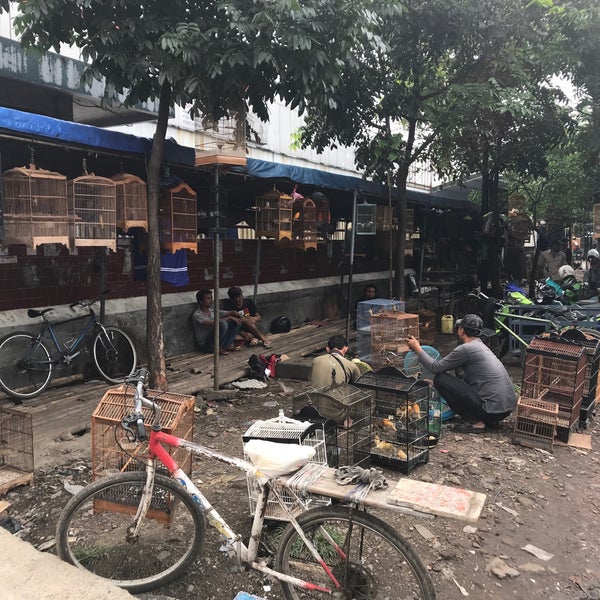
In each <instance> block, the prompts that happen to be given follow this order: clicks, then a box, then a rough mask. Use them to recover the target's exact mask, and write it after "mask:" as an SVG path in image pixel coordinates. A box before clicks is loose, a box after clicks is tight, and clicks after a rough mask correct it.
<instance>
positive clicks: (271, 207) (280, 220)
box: [256, 189, 294, 241]
mask: <svg viewBox="0 0 600 600" xmlns="http://www.w3.org/2000/svg"><path fill="white" fill-rule="evenodd" d="M293 204H294V201H293V199H292V197H291V196H288V195H287V194H282V193H281V192H280V191H279V190H276V189H273V190H271V191H269V192H267V193H266V194H263V195H262V196H258V198H256V237H257V238H261V237H264V238H273V239H275V241H281V240H284V239H287V240H290V241H291V239H292V216H293Z"/></svg>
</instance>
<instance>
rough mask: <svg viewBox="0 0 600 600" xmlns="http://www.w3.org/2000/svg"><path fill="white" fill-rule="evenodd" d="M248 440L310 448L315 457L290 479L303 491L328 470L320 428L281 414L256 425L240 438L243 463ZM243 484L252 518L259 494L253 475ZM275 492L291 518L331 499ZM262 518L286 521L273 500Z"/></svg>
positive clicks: (323, 504) (249, 474) (282, 491)
mask: <svg viewBox="0 0 600 600" xmlns="http://www.w3.org/2000/svg"><path fill="white" fill-rule="evenodd" d="M251 440H263V441H267V442H276V443H279V444H298V445H300V446H310V447H311V448H313V449H314V451H315V453H314V456H313V457H312V458H311V459H310V460H309V461H308V463H307V464H306V465H304V467H302V468H301V469H300V470H299V471H298V472H297V473H296V474H295V475H294V476H293V479H294V480H295V481H297V482H298V484H301V483H302V484H303V485H304V487H305V486H306V485H307V484H309V483H312V481H314V480H315V479H317V478H318V477H319V475H320V474H321V473H322V472H323V471H324V470H325V468H326V467H327V456H326V447H325V437H324V431H323V426H322V425H321V424H317V423H311V422H308V421H305V422H301V421H298V420H296V419H289V418H286V417H285V416H284V415H283V411H281V412H280V414H279V416H278V417H275V418H273V419H267V420H266V421H256V422H254V423H253V424H252V425H251V426H250V427H249V428H248V429H247V430H246V432H245V433H244V435H243V436H242V441H243V443H244V458H245V459H246V460H248V459H249V458H248V456H247V454H246V448H245V444H246V443H247V442H249V441H251ZM246 480H247V484H248V500H249V502H250V514H251V515H254V512H255V511H256V505H257V501H258V495H259V493H260V485H259V482H258V479H257V478H256V476H255V475H254V474H253V473H250V472H249V473H247V475H246ZM288 483H289V482H288ZM275 485H277V484H275ZM278 492H279V494H280V496H281V497H282V499H283V501H284V502H285V505H286V507H287V508H288V510H290V512H291V513H292V514H293V515H298V514H299V513H301V512H304V511H305V510H306V509H307V508H314V507H316V506H327V505H328V504H331V499H330V498H326V497H324V496H316V495H314V494H308V493H291V492H290V490H288V489H286V488H284V487H279V486H278ZM265 518H267V519H273V520H276V521H287V520H288V516H287V514H286V513H285V512H284V511H283V510H282V508H281V506H280V505H279V502H277V500H276V499H275V498H272V499H269V500H267V507H266V512H265Z"/></svg>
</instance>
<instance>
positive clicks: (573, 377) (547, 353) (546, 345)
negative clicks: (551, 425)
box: [521, 338, 587, 442]
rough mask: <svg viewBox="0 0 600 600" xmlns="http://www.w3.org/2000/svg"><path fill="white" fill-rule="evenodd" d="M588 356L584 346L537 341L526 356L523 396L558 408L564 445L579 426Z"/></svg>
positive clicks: (550, 340) (534, 340) (532, 344)
mask: <svg viewBox="0 0 600 600" xmlns="http://www.w3.org/2000/svg"><path fill="white" fill-rule="evenodd" d="M586 365H587V356H586V353H585V349H584V347H583V346H581V345H575V344H573V343H569V342H567V341H560V340H554V339H550V338H534V339H533V340H532V341H531V343H530V345H529V347H528V348H527V354H526V356H525V368H524V370H523V381H522V384H521V395H522V396H523V397H524V398H531V399H532V400H543V401H545V402H551V403H552V402H556V403H557V404H558V426H557V432H556V436H557V438H558V439H559V440H561V441H563V442H568V441H569V435H570V433H571V431H573V429H575V427H576V426H577V424H578V423H579V412H580V410H581V402H582V400H583V389H584V382H585V372H586Z"/></svg>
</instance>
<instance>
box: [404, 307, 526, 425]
mask: <svg viewBox="0 0 600 600" xmlns="http://www.w3.org/2000/svg"><path fill="white" fill-rule="evenodd" d="M456 326H457V331H456V333H457V335H458V339H459V340H460V341H461V342H462V343H461V344H460V345H459V346H457V347H456V348H455V349H454V350H452V352H450V354H448V356H446V357H445V358H442V359H438V360H436V359H434V358H432V357H431V356H429V355H428V354H427V353H426V352H423V351H422V349H421V345H420V344H419V342H418V340H417V339H416V338H414V337H410V338H409V339H408V342H407V343H408V346H409V348H410V349H411V350H413V351H414V352H415V353H416V354H417V357H418V359H419V362H420V363H421V364H422V365H423V366H424V367H425V369H427V370H428V371H430V372H431V373H433V374H434V375H435V377H434V379H433V385H434V386H435V388H436V390H437V391H438V392H439V394H440V396H441V397H442V398H444V400H446V402H447V403H448V406H450V408H452V410H454V412H456V413H458V414H459V415H461V416H462V417H464V418H465V419H467V420H468V421H471V422H470V423H468V424H466V425H464V426H462V427H460V428H458V427H456V428H455V430H456V429H460V430H461V431H463V432H469V433H482V432H484V431H485V430H486V428H494V427H497V425H498V423H499V422H500V421H502V419H505V418H506V417H508V415H510V413H511V412H512V411H513V410H514V409H515V407H516V405H517V395H516V393H515V389H514V386H513V382H512V380H511V378H510V376H509V375H508V373H507V372H506V369H505V368H504V365H503V364H502V363H501V362H500V361H499V360H498V358H497V357H496V356H495V355H494V353H493V352H492V351H491V350H490V349H489V348H488V347H487V346H486V345H485V344H484V343H483V342H482V341H481V339H480V338H479V336H480V335H481V330H482V329H483V321H482V320H481V318H480V317H478V316H477V315H465V316H464V318H463V319H461V320H459V321H457V323H456ZM457 368H462V370H463V373H464V376H463V378H462V379H461V378H459V377H456V376H454V375H450V373H447V371H450V370H452V369H457Z"/></svg>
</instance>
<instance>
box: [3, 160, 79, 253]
mask: <svg viewBox="0 0 600 600" xmlns="http://www.w3.org/2000/svg"><path fill="white" fill-rule="evenodd" d="M2 187H3V190H4V194H3V197H2V213H3V218H4V235H3V238H2V241H3V243H4V244H7V245H8V244H25V245H26V246H27V247H28V248H30V249H31V250H35V248H36V246H39V245H40V244H64V245H65V246H68V245H69V220H70V219H69V210H68V203H67V178H66V177H65V176H64V175H61V174H60V173H54V172H52V171H46V170H44V169H38V168H37V166H36V165H35V164H34V162H33V159H32V161H31V164H30V165H29V167H16V168H14V169H9V170H8V171H5V172H4V173H3V175H2Z"/></svg>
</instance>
